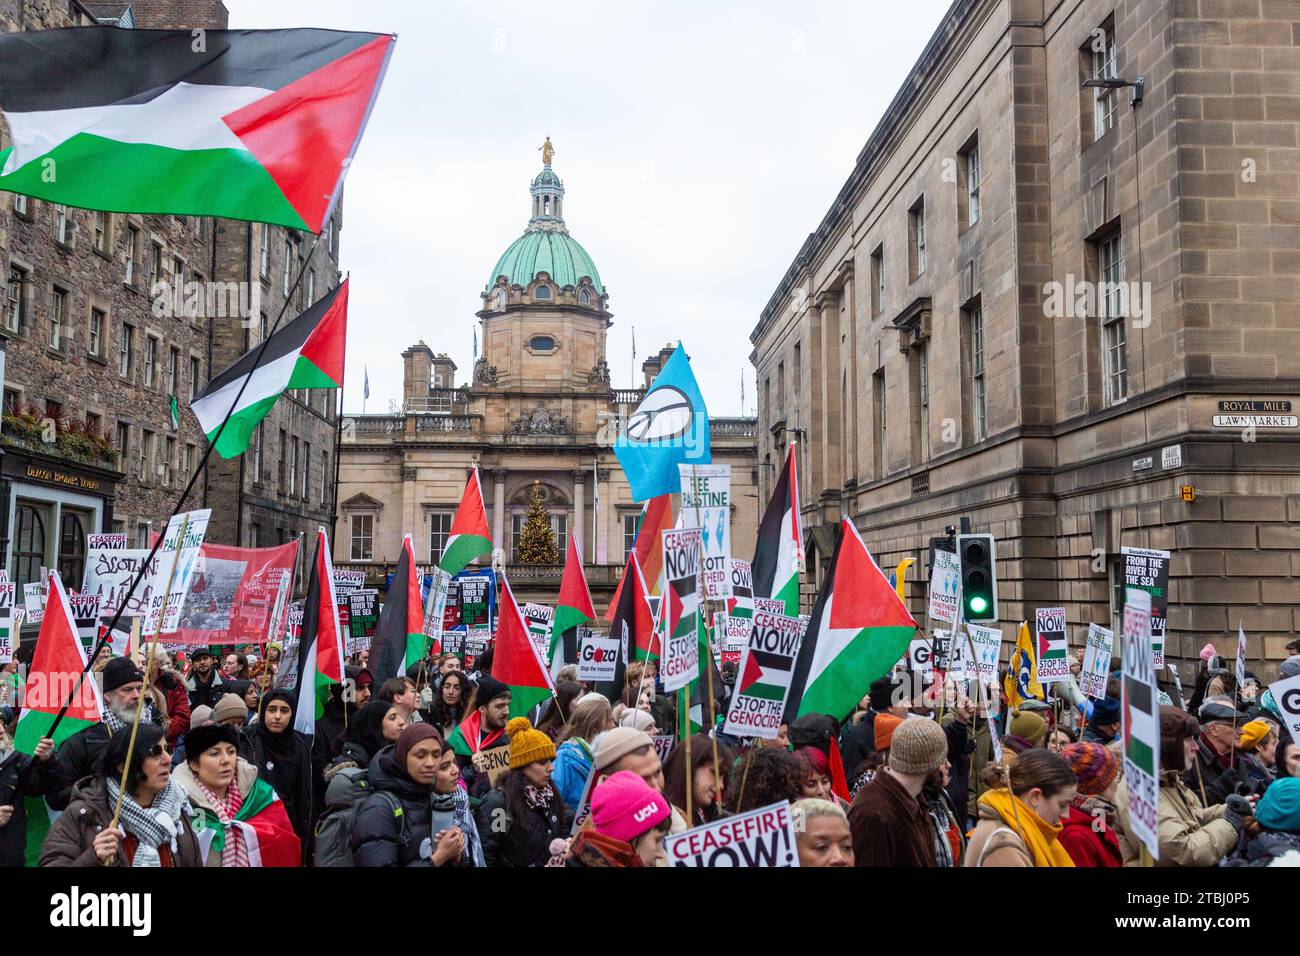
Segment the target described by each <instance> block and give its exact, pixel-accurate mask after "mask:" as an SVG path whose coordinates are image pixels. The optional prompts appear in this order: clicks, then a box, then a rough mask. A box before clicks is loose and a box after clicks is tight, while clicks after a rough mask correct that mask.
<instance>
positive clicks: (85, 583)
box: [81, 548, 159, 619]
mask: <svg viewBox="0 0 1300 956" xmlns="http://www.w3.org/2000/svg"><path fill="white" fill-rule="evenodd" d="M148 557H149V549H148V548H126V549H121V548H91V549H89V550H87V552H86V571H85V574H84V575H83V576H82V581H81V592H82V593H83V594H96V595H98V596H99V613H100V614H102V615H103V616H104V617H106V618H110V619H111V618H112V617H113V616H114V615H115V614H117V612H118V609H119V608H121V609H122V615H123V616H124V617H142V616H143V615H144V613H145V609H146V608H148V607H149V601H150V599H151V598H152V596H153V582H154V578H155V577H156V576H157V572H158V557H159V556H158V555H156V554H155V555H154V558H153V561H151V562H149V566H148V568H147V569H146V570H145V572H144V577H143V578H142V579H141V581H140V586H139V587H138V588H136V589H135V594H133V595H131V600H130V601H126V595H127V592H128V591H130V590H131V582H132V581H134V580H135V577H136V575H137V574H139V573H140V569H141V568H143V567H144V566H145V561H146V560H147V559H148ZM124 601H125V602H126V606H125V607H124V608H123V607H122V605H123V602H124Z"/></svg>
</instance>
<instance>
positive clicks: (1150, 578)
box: [1119, 548, 1170, 667]
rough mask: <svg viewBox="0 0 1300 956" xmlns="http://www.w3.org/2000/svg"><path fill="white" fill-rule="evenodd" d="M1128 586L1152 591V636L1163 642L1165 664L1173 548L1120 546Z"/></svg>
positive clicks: (1162, 657)
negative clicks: (1156, 548) (1171, 553)
mask: <svg viewBox="0 0 1300 956" xmlns="http://www.w3.org/2000/svg"><path fill="white" fill-rule="evenodd" d="M1119 551H1120V555H1121V557H1122V559H1123V566H1124V567H1123V573H1124V587H1125V588H1139V589H1141V590H1143V591H1146V592H1147V594H1149V595H1151V637H1152V639H1153V640H1154V641H1155V642H1156V643H1157V644H1158V645H1159V646H1160V663H1159V664H1158V665H1157V666H1158V667H1163V666H1164V645H1165V615H1166V612H1167V610H1168V606H1169V554H1170V553H1169V552H1168V551H1157V550H1152V549H1150V548H1120V549H1119Z"/></svg>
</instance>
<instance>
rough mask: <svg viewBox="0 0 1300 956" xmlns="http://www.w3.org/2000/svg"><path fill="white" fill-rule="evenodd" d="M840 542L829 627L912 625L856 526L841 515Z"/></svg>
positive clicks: (904, 608)
mask: <svg viewBox="0 0 1300 956" xmlns="http://www.w3.org/2000/svg"><path fill="white" fill-rule="evenodd" d="M842 533H843V535H844V543H843V546H842V549H841V552H840V557H839V561H838V563H837V564H836V566H835V591H834V595H835V600H834V601H833V602H832V604H831V627H833V628H836V629H839V628H846V629H847V628H865V627H913V628H914V627H916V626H917V624H916V621H915V620H914V619H913V618H912V615H911V614H909V613H908V611H907V608H906V607H905V606H904V605H903V602H902V601H901V600H900V599H899V597H898V592H897V591H895V590H894V589H893V588H892V587H890V586H889V580H888V579H887V578H886V577H885V576H884V574H882V573H881V571H880V568H878V567H876V562H875V561H873V560H872V559H871V554H870V553H869V552H868V551H867V546H866V545H865V544H863V542H862V538H860V537H859V536H858V532H857V528H855V527H854V526H853V523H852V522H851V521H849V520H848V519H847V518H846V519H844V522H843V529H842Z"/></svg>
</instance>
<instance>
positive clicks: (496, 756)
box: [474, 744, 510, 787]
mask: <svg viewBox="0 0 1300 956" xmlns="http://www.w3.org/2000/svg"><path fill="white" fill-rule="evenodd" d="M476 756H477V757H478V758H479V759H478V760H475V761H474V764H475V768H474V769H475V771H476V772H477V773H486V774H487V775H488V784H489V785H490V786H492V787H495V786H496V785H497V781H499V780H500V779H501V778H502V777H503V776H505V775H506V773H507V772H508V771H509V770H510V746H509V745H508V744H501V745H500V746H499V747H489V748H488V749H487V750H480V751H479V752H478V754H476Z"/></svg>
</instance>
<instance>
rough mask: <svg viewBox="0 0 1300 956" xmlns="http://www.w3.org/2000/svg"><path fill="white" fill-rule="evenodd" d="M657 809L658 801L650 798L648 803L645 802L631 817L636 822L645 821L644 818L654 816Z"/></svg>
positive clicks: (647, 818)
mask: <svg viewBox="0 0 1300 956" xmlns="http://www.w3.org/2000/svg"><path fill="white" fill-rule="evenodd" d="M658 809H659V803H658V801H655V800H651V801H650V802H649V803H647V804H646V805H645V806H644V807H642V808H641V809H640V810H638V811H637V812H636V813H634V814H632V819H633V820H635V821H636V822H637V823H645V822H646V820H649V819H650V818H651V817H652V816H654V814H655V811H656V810H658Z"/></svg>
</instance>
